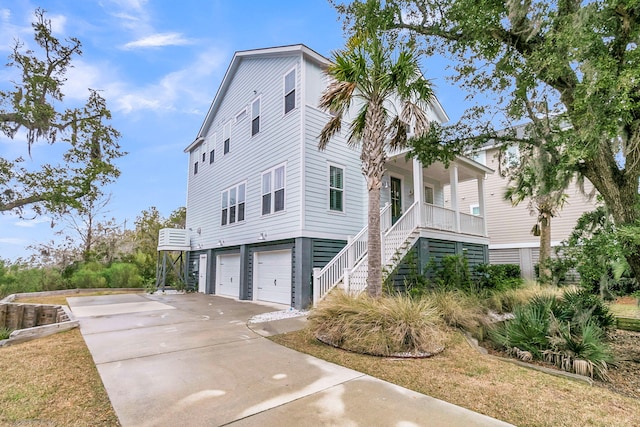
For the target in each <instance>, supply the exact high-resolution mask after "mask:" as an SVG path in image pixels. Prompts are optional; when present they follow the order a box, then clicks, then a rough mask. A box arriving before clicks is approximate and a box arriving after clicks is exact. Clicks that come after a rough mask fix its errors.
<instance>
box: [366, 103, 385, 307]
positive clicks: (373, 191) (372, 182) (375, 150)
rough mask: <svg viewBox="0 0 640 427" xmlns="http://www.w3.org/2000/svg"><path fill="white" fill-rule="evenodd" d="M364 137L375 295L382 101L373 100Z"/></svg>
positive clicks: (372, 291)
mask: <svg viewBox="0 0 640 427" xmlns="http://www.w3.org/2000/svg"><path fill="white" fill-rule="evenodd" d="M365 122H366V125H365V129H364V132H363V138H362V153H361V154H360V159H361V160H362V172H363V174H364V175H365V176H366V178H367V191H368V194H369V204H368V221H367V222H368V227H369V228H368V237H367V239H368V243H367V246H368V249H367V256H368V260H367V267H368V273H367V292H368V293H369V295H371V296H373V297H379V296H381V295H382V256H381V247H380V245H381V243H380V188H381V187H382V175H383V174H384V167H385V161H386V157H385V152H384V144H385V116H384V109H383V108H382V102H381V101H378V100H372V101H371V102H370V103H369V108H367V113H366V118H365Z"/></svg>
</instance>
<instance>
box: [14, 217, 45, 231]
mask: <svg viewBox="0 0 640 427" xmlns="http://www.w3.org/2000/svg"><path fill="white" fill-rule="evenodd" d="M44 223H51V218H47V217H42V218H35V219H31V220H20V221H18V222H15V223H14V224H13V225H15V226H16V227H23V228H33V227H35V226H37V225H38V224H44Z"/></svg>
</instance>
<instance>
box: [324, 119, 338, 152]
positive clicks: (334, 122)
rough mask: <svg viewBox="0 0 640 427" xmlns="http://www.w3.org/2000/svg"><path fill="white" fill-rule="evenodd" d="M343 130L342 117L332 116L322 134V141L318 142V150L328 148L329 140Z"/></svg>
mask: <svg viewBox="0 0 640 427" xmlns="http://www.w3.org/2000/svg"><path fill="white" fill-rule="evenodd" d="M341 129H342V115H335V116H332V117H331V119H329V121H328V122H327V124H326V125H324V127H323V128H322V131H321V132H320V140H319V142H318V150H324V149H325V148H327V144H328V143H329V140H331V138H332V137H333V136H334V135H335V134H336V133H338V132H340V130H341Z"/></svg>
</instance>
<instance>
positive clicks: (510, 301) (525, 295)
mask: <svg viewBox="0 0 640 427" xmlns="http://www.w3.org/2000/svg"><path fill="white" fill-rule="evenodd" d="M559 292H560V291H559V290H558V289H557V288H550V287H542V286H540V285H539V284H537V283H535V282H532V283H527V284H526V285H524V286H521V287H519V288H515V289H507V290H500V291H497V290H496V291H494V292H492V293H491V296H490V297H489V298H488V299H487V306H488V308H490V309H492V310H495V311H497V312H498V313H511V312H513V311H514V310H515V308H516V307H519V306H523V305H526V304H528V303H529V302H530V301H531V300H532V299H533V298H535V297H537V296H545V295H559Z"/></svg>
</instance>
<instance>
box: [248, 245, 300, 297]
mask: <svg viewBox="0 0 640 427" xmlns="http://www.w3.org/2000/svg"><path fill="white" fill-rule="evenodd" d="M254 261H255V273H254V276H253V284H254V285H253V286H254V299H256V300H259V301H269V302H277V303H280V304H286V305H291V250H286V251H269V252H256V254H255V259H254Z"/></svg>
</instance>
